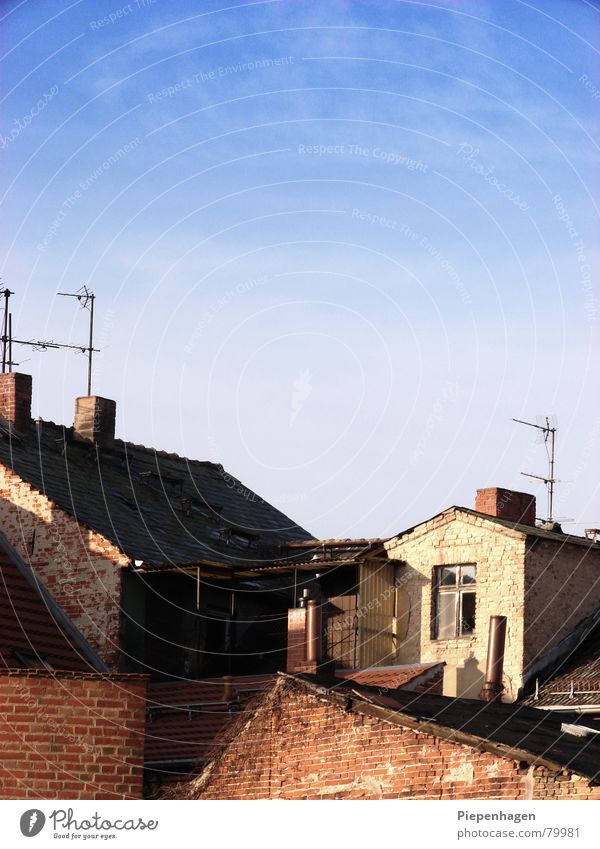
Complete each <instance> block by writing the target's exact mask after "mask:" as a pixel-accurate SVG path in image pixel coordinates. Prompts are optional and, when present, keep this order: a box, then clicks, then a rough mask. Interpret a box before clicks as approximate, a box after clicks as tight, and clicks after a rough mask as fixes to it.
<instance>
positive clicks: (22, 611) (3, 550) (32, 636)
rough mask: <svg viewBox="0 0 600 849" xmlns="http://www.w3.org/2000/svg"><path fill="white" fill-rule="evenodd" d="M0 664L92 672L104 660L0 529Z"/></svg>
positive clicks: (2, 666) (23, 667)
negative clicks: (95, 652)
mask: <svg viewBox="0 0 600 849" xmlns="http://www.w3.org/2000/svg"><path fill="white" fill-rule="evenodd" d="M0 622H1V623H2V627H1V628H0V664H1V667H0V669H2V670H6V669H16V668H20V669H46V670H67V671H77V672H96V671H98V670H103V669H104V665H103V664H102V662H101V661H100V660H99V658H97V657H96V655H95V654H94V653H93V651H92V649H91V648H90V646H88V644H87V643H86V641H85V640H84V638H83V637H82V636H81V634H80V633H79V631H77V629H76V628H75V627H74V626H73V625H72V624H71V622H70V621H69V620H68V619H67V617H66V616H65V614H64V613H63V612H62V610H61V609H60V608H59V607H58V605H57V604H56V602H55V601H54V599H53V598H52V597H51V596H50V594H49V593H48V592H47V590H45V589H44V587H43V586H42V584H40V583H39V582H38V581H37V579H36V577H35V574H34V572H33V571H32V570H31V569H30V568H29V567H28V566H26V565H25V564H24V563H23V561H22V560H21V558H20V557H19V555H18V554H17V553H16V552H15V551H14V550H13V549H12V548H11V547H10V545H9V544H8V542H7V541H6V540H5V538H4V536H2V535H1V534H0Z"/></svg>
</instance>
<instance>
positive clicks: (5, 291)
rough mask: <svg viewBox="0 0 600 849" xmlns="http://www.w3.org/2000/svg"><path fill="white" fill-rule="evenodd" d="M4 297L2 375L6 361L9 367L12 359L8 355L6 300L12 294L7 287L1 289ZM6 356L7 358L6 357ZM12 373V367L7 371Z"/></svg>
mask: <svg viewBox="0 0 600 849" xmlns="http://www.w3.org/2000/svg"><path fill="white" fill-rule="evenodd" d="M2 294H3V295H4V321H3V326H2V374H4V372H5V371H6V366H7V359H8V365H9V366H10V365H11V363H10V360H11V359H12V357H11V356H10V354H9V353H8V299H9V298H10V296H11V295H12V294H13V292H11V291H10V289H9V288H8V287H6V288H5V289H2ZM7 355H8V356H7ZM9 370H10V371H12V367H11V368H10V369H9Z"/></svg>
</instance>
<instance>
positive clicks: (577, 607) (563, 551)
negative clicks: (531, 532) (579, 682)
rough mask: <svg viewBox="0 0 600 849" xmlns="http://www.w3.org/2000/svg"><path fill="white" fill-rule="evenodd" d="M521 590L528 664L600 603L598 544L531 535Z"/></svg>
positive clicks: (526, 663)
mask: <svg viewBox="0 0 600 849" xmlns="http://www.w3.org/2000/svg"><path fill="white" fill-rule="evenodd" d="M525 593H526V594H525V651H524V656H525V665H526V668H527V667H528V666H529V665H531V664H532V663H534V662H535V661H536V660H538V659H539V658H540V657H541V656H543V655H544V654H546V653H547V652H548V650H549V649H551V648H552V647H553V646H555V645H556V644H557V643H558V642H559V641H560V640H561V639H562V638H563V637H566V636H567V635H568V634H569V632H571V631H573V629H574V628H575V627H576V626H577V625H578V624H579V622H581V620H583V619H585V618H586V617H587V616H589V615H590V614H591V613H593V612H594V611H595V610H597V609H598V608H600V546H594V547H591V546H588V545H565V544H563V545H561V544H560V543H555V542H549V541H547V540H543V539H540V538H531V539H530V540H529V541H528V551H527V555H526V570H525Z"/></svg>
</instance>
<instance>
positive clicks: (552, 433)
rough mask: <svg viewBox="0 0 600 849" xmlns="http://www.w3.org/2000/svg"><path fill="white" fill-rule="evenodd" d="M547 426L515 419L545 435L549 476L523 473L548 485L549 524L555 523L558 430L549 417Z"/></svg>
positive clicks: (514, 420)
mask: <svg viewBox="0 0 600 849" xmlns="http://www.w3.org/2000/svg"><path fill="white" fill-rule="evenodd" d="M545 419H546V424H545V425H541V424H533V422H526V421H523V419H513V422H518V423H519V424H524V425H528V427H535V428H537V430H541V431H542V433H543V434H544V443H545V444H546V451H547V453H548V476H547V477H544V476H543V475H532V474H530V473H529V472H521V474H522V475H525V477H528V478H537V479H538V480H542V481H544V483H545V484H546V488H547V490H548V518H547V519H546V521H547V522H553V521H554V518H553V513H554V484H555V483H556V482H557V481H556V478H555V477H554V463H555V459H556V451H555V440H556V428H555V427H552V426H551V424H550V418H549V417H548V416H546V417H545ZM548 440H550V450H548Z"/></svg>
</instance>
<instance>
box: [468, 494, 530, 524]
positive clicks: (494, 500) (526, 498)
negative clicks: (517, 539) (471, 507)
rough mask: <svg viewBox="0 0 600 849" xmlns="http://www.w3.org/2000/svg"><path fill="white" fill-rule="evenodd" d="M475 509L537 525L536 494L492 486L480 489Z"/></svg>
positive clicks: (510, 519)
mask: <svg viewBox="0 0 600 849" xmlns="http://www.w3.org/2000/svg"><path fill="white" fill-rule="evenodd" d="M475 509H476V510H477V511H478V512H479V513H487V515H488V516H497V517H498V518H499V519H508V521H509V522H515V524H520V525H532V526H534V525H535V495H529V494H528V493H527V492H516V491H515V490H513V489H502V488H501V487H496V486H492V487H489V488H488V489H478V490H477V497H476V499H475Z"/></svg>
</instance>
